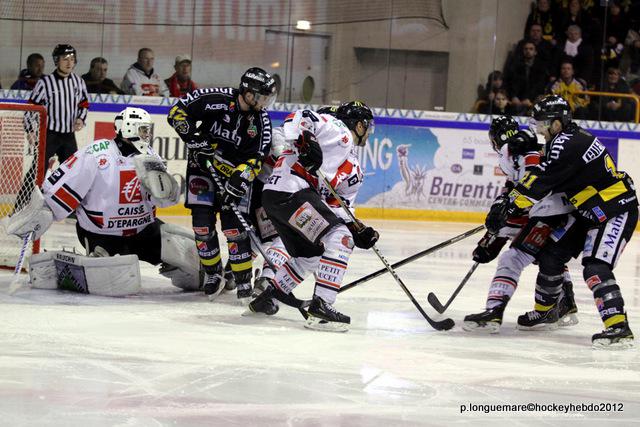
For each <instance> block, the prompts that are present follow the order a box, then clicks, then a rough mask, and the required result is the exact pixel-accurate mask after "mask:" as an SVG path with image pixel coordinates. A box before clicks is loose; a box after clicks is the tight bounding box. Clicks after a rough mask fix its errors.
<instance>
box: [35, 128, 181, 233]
mask: <svg viewBox="0 0 640 427" xmlns="http://www.w3.org/2000/svg"><path fill="white" fill-rule="evenodd" d="M147 154H150V155H155V156H157V155H156V154H155V153H154V152H153V150H152V149H151V148H149V149H148V153H147ZM157 157H158V158H159V159H160V157H159V156H157ZM160 160H161V159H160ZM42 192H43V194H44V197H45V203H46V204H47V206H48V207H49V208H50V209H51V211H52V212H53V216H54V219H55V220H57V221H59V220H61V219H64V218H66V217H67V216H68V215H69V214H71V213H72V212H73V211H75V212H76V215H77V218H78V224H79V226H80V227H82V228H83V229H85V230H87V231H90V232H92V233H97V234H108V235H114V236H128V235H134V234H137V233H139V232H140V231H142V229H144V228H145V227H146V226H147V225H149V224H151V223H152V222H153V221H154V220H155V216H156V215H155V210H156V205H158V206H161V207H162V206H168V205H171V204H174V203H175V201H170V200H158V199H155V198H154V197H152V196H151V194H150V193H149V192H148V191H147V190H146V189H145V188H144V186H142V185H141V183H140V179H139V178H138V176H137V174H136V171H135V167H134V156H128V157H126V156H123V155H122V154H121V152H120V150H119V149H118V146H117V144H116V142H115V141H113V140H108V139H101V140H97V141H94V142H93V144H89V145H88V146H87V147H86V148H84V149H81V150H78V151H77V152H76V153H74V154H73V155H72V156H71V157H69V158H68V159H67V160H66V161H65V162H64V163H62V164H61V165H60V167H58V169H56V170H54V171H53V172H52V173H51V175H50V176H49V177H48V178H47V179H46V180H45V182H44V185H43V187H42Z"/></svg>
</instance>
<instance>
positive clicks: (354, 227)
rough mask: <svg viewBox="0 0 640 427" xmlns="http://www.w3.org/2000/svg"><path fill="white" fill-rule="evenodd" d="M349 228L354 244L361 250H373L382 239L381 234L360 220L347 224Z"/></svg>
mask: <svg viewBox="0 0 640 427" xmlns="http://www.w3.org/2000/svg"><path fill="white" fill-rule="evenodd" d="M347 228H348V229H349V231H351V235H352V236H353V243H354V244H355V245H356V247H358V248H361V249H370V248H372V247H373V245H375V244H376V242H377V241H378V239H379V238H380V234H378V232H377V231H376V230H374V229H373V227H368V226H366V225H364V224H363V223H361V222H360V221H358V220H356V222H349V223H347Z"/></svg>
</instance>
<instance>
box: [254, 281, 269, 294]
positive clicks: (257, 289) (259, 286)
mask: <svg viewBox="0 0 640 427" xmlns="http://www.w3.org/2000/svg"><path fill="white" fill-rule="evenodd" d="M267 286H269V279H267V278H266V277H257V278H256V281H255V282H254V284H253V297H254V298H256V297H257V296H258V295H260V294H261V293H262V292H264V290H265V289H267Z"/></svg>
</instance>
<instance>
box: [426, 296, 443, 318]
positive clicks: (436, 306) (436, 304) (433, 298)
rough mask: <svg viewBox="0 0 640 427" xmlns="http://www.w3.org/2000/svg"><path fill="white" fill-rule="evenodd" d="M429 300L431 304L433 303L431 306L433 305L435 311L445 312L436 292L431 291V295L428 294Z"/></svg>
mask: <svg viewBox="0 0 640 427" xmlns="http://www.w3.org/2000/svg"><path fill="white" fill-rule="evenodd" d="M427 301H429V304H431V307H433V309H434V310H435V311H437V312H438V313H440V314H442V313H444V306H443V305H442V303H440V300H438V297H437V296H436V294H434V293H433V292H429V295H427Z"/></svg>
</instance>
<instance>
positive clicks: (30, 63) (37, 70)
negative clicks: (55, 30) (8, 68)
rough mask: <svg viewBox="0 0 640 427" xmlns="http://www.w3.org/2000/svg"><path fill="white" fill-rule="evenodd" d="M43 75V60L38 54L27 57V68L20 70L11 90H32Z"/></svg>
mask: <svg viewBox="0 0 640 427" xmlns="http://www.w3.org/2000/svg"><path fill="white" fill-rule="evenodd" d="M43 74H44V58H43V57H42V55H40V54H39V53H32V54H31V55H29V56H28V57H27V68H25V69H23V70H20V74H19V75H18V80H16V81H15V82H14V83H13V84H12V85H11V89H13V90H33V88H34V87H35V86H36V83H38V80H40V78H41V77H42V75H43Z"/></svg>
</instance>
